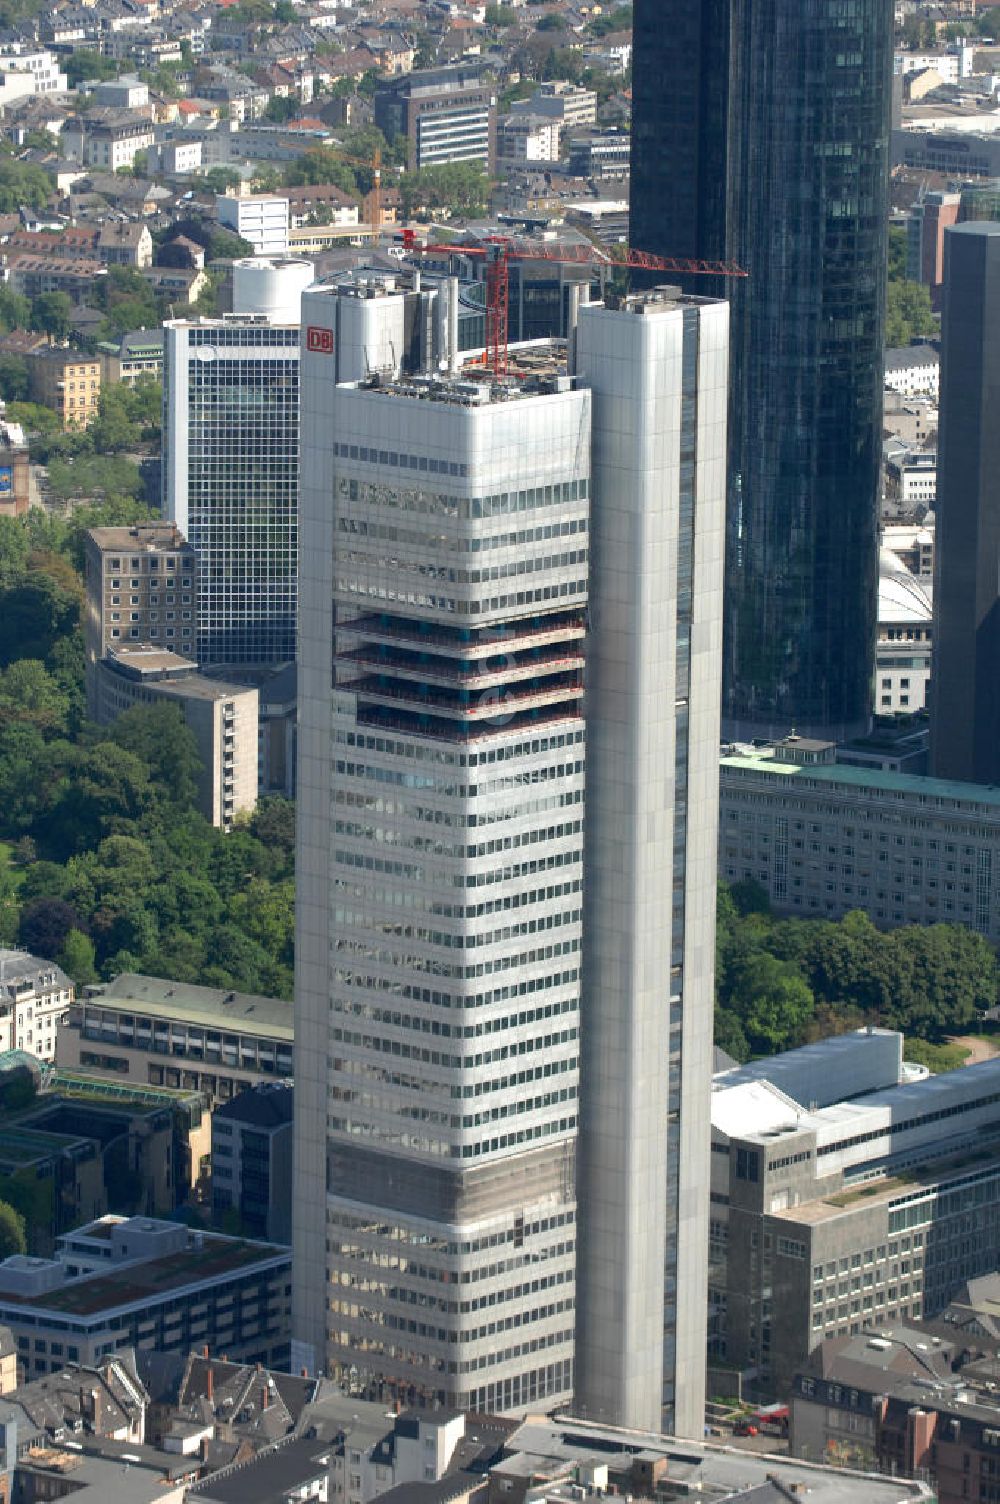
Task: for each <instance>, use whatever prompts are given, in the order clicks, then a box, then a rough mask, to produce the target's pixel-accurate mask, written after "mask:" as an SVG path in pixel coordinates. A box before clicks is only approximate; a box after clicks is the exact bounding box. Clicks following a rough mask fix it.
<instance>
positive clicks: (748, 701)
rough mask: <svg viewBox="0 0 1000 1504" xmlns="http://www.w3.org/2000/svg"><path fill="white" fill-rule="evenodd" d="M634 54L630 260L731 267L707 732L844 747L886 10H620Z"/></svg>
mask: <svg viewBox="0 0 1000 1504" xmlns="http://www.w3.org/2000/svg"><path fill="white" fill-rule="evenodd" d="M634 59H635V61H634V78H633V147H632V218H631V236H630V238H631V242H632V244H633V245H634V246H635V247H637V248H639V249H642V250H649V251H655V252H659V253H661V254H679V255H690V256H704V257H710V258H717V257H722V256H727V257H732V258H734V259H735V260H737V261H739V262H740V263H741V264H742V265H743V266H744V267H746V268H747V270H748V271H749V273H750V275H749V278H748V279H747V280H746V281H742V282H736V281H734V282H733V283H732V284H731V286H730V289H729V291H730V296H731V298H732V302H733V320H732V355H731V388H730V390H731V407H730V423H729V433H730V460H729V471H730V473H729V507H728V519H727V550H726V569H727V576H726V630H725V668H724V688H723V707H722V708H723V721H724V727H725V730H726V731H727V733H728V734H730V735H735V736H745V735H751V734H755V735H766V734H785V733H787V731H788V730H789V729H790V728H791V727H792V726H794V727H796V728H797V729H798V730H800V731H810V732H819V733H826V734H829V735H833V736H836V737H841V736H844V735H848V734H852V733H855V732H857V731H858V730H861V729H863V728H864V727H865V725H866V724H867V721H868V715H869V706H870V697H871V680H872V668H873V651H874V641H875V630H874V622H875V609H876V590H877V579H876V564H877V546H876V545H877V493H878V472H879V455H880V446H881V411H882V343H883V323H884V302H885V265H886V236H887V202H888V200H887V187H888V160H889V157H888V151H889V104H890V94H891V79H892V8H891V6H889V5H887V4H886V0H700V3H699V0H636V4H635V50H634ZM699 281H700V282H701V283H702V286H701V288H700V289H699V290H702V291H707V290H713V291H714V290H715V289H708V288H706V287H705V286H704V279H699Z"/></svg>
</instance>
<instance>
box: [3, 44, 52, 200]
mask: <svg viewBox="0 0 1000 1504" xmlns="http://www.w3.org/2000/svg"><path fill="white" fill-rule="evenodd" d="M0 24H2V23H0ZM10 150H11V148H10V147H9V146H8V147H7V150H6V152H4V151H2V150H0V214H16V213H17V212H18V210H19V209H20V208H21V207H22V206H23V205H28V206H29V207H30V208H32V209H44V208H45V206H46V204H48V203H49V201H50V200H51V198H52V197H53V189H52V183H51V182H50V180H49V177H48V174H47V173H46V172H45V171H44V170H43V169H42V168H41V167H35V166H34V165H33V164H31V163H29V162H18V161H16V160H15V159H14V158H13V157H12V156H10V155H9V152H10Z"/></svg>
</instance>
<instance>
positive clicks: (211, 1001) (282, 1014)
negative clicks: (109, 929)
mask: <svg viewBox="0 0 1000 1504" xmlns="http://www.w3.org/2000/svg"><path fill="white" fill-rule="evenodd" d="M83 1002H84V1003H93V1004H94V1005H95V1006H96V1007H114V1008H115V1009H117V1010H118V1011H119V1012H123V1013H135V1014H138V1015H142V1016H144V1017H151V1018H152V1017H156V1018H172V1019H177V1020H178V1021H179V1022H180V1021H186V1022H187V1023H192V1024H201V1025H204V1026H205V1027H208V1028H221V1029H232V1030H234V1031H238V1032H239V1033H242V1034H262V1035H266V1036H267V1037H268V1038H273V1039H282V1040H286V1039H287V1040H289V1041H291V1039H292V1036H293V1024H292V1012H293V1009H292V1004H291V1003H288V1002H285V1001H284V1000H283V999H281V998H277V997H258V996H257V995H255V994H254V993H251V992H228V991H226V990H225V989H223V988H221V987H196V986H194V985H193V984H192V983H190V982H170V981H167V980H166V979H165V978H163V977H147V976H140V975H139V974H138V973H136V972H131V971H125V972H122V974H121V976H119V977H115V980H114V981H113V982H109V983H108V984H107V986H106V987H103V988H101V989H100V991H97V990H96V989H93V988H88V992H87V996H86V997H85V998H84V999H83Z"/></svg>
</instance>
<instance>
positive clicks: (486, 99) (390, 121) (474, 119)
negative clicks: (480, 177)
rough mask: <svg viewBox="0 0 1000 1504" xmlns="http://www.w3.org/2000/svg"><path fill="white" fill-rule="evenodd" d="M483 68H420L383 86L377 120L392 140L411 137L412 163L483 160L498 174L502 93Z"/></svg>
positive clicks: (379, 91) (377, 95)
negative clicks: (498, 96) (499, 97)
mask: <svg viewBox="0 0 1000 1504" xmlns="http://www.w3.org/2000/svg"><path fill="white" fill-rule="evenodd" d="M494 87H495V86H494V84H493V83H492V82H491V81H490V80H489V79H488V78H485V77H484V72H483V68H482V67H480V66H477V65H473V64H468V63H460V64H458V65H456V66H454V67H444V68H420V69H416V70H414V71H413V72H412V73H405V74H403V75H401V76H397V77H396V78H391V79H386V80H385V81H384V82H382V83H380V84H379V87H378V89H377V90H376V93H375V124H376V125H377V126H378V127H379V129H380V130H381V131H383V132H384V133H385V135H386V136H387V138H388V139H389V141H395V139H396V138H397V136H401V137H402V138H403V139H404V140H405V141H406V154H407V160H406V165H407V167H408V168H409V169H410V170H411V171H412V170H413V169H414V168H418V169H419V168H421V167H434V166H439V165H440V164H441V163H442V162H481V163H482V165H483V167H484V169H485V170H486V171H487V172H492V170H493V166H494V161H495V158H496V95H495V93H494Z"/></svg>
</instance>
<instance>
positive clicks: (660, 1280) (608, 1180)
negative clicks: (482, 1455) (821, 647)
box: [575, 292, 729, 1436]
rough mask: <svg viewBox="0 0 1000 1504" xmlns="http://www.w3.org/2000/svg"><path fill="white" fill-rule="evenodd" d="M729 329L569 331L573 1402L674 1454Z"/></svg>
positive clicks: (694, 1413) (693, 1402)
mask: <svg viewBox="0 0 1000 1504" xmlns="http://www.w3.org/2000/svg"><path fill="white" fill-rule="evenodd" d="M728 315H729V309H728V306H727V305H726V304H725V303H720V302H714V301H709V300H705V299H694V298H677V297H675V296H673V295H671V293H669V292H663V293H658V294H650V295H648V296H645V297H638V298H634V299H630V300H628V301H627V302H626V303H625V304H624V305H623V306H622V307H621V308H619V309H614V310H612V309H604V308H589V307H585V308H583V309H581V313H580V323H579V328H578V331H577V363H578V369H579V379H580V381H581V382H582V383H584V384H585V385H587V386H589V388H590V391H591V400H592V402H593V457H594V459H593V464H594V471H593V504H592V521H591V531H592V536H593V550H594V552H593V565H592V573H591V579H590V639H589V644H588V654H589V657H588V684H587V695H588V705H587V735H588V754H587V849H586V907H585V915H584V994H583V1004H584V1006H583V1030H584V1032H583V1051H582V1059H583V1096H582V1106H583V1111H582V1116H581V1130H580V1175H579V1199H580V1218H581V1227H582V1229H583V1233H582V1236H581V1238H580V1242H579V1245H578V1253H577V1309H578V1323H579V1324H578V1329H577V1331H578V1336H577V1388H576V1397H575V1404H576V1407H577V1409H578V1411H580V1412H581V1413H586V1414H587V1415H589V1416H590V1417H591V1418H593V1419H604V1420H606V1421H610V1420H614V1421H616V1422H617V1423H619V1424H622V1425H628V1426H639V1427H643V1426H645V1427H655V1426H657V1425H661V1424H662V1425H663V1426H664V1427H665V1428H666V1429H668V1430H671V1431H675V1432H676V1433H678V1434H680V1435H686V1436H700V1435H701V1434H702V1425H703V1419H704V1398H705V1394H704V1352H705V1311H706V1304H705V1300H706V1294H705V1292H706V1276H705V1230H706V1226H707V1222H708V1168H707V1149H708V1083H709V1077H710V1073H711V1052H712V1030H711V1016H712V997H713V984H714V934H715V929H714V906H715V841H716V831H717V818H718V806H717V784H716V778H717V760H716V759H717V748H718V741H717V738H718V734H719V682H720V674H721V651H722V641H721V625H722V570H723V551H724V533H725V460H726V398H727V384H726V383H727V358H728V348H729V319H728ZM637 412H641V413H642V414H643V417H644V421H643V422H642V423H641V424H637V422H636V413H637ZM664 707H669V708H670V709H669V711H668V713H664ZM668 916H670V917H669V919H668ZM668 979H669V993H668V996H667V997H666V998H665V997H664V987H665V985H666V984H667V983H668ZM665 1063H668V1068H667V1070H666V1071H665V1070H664V1066H665ZM682 1108H683V1110H682Z"/></svg>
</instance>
